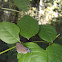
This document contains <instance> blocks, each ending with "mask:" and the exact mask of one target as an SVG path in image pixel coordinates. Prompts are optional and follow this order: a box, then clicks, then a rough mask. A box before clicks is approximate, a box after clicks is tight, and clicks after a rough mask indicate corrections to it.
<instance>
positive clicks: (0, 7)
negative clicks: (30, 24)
mask: <svg viewBox="0 0 62 62" xmlns="http://www.w3.org/2000/svg"><path fill="white" fill-rule="evenodd" d="M0 8H1V7H0ZM1 9H3V10H8V11H14V12H18V13H21V11H18V10H14V9H8V8H1Z"/></svg>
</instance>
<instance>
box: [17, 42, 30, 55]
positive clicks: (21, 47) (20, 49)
mask: <svg viewBox="0 0 62 62" xmlns="http://www.w3.org/2000/svg"><path fill="white" fill-rule="evenodd" d="M16 50H17V52H18V53H23V54H26V53H27V52H29V53H30V49H29V48H27V47H25V46H24V45H22V44H21V43H19V42H17V43H16Z"/></svg>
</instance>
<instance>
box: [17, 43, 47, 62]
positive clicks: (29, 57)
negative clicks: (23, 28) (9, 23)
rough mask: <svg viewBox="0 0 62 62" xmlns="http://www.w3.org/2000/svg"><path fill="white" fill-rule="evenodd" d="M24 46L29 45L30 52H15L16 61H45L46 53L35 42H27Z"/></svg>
mask: <svg viewBox="0 0 62 62" xmlns="http://www.w3.org/2000/svg"><path fill="white" fill-rule="evenodd" d="M25 46H27V47H29V48H30V50H31V52H30V53H27V54H21V53H18V54H17V58H18V62H47V53H46V51H45V50H43V49H42V48H40V47H39V46H38V45H37V44H36V43H33V42H28V43H25Z"/></svg>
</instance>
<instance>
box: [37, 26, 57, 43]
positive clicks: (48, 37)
mask: <svg viewBox="0 0 62 62" xmlns="http://www.w3.org/2000/svg"><path fill="white" fill-rule="evenodd" d="M56 34H57V33H56V30H55V29H54V28H53V27H52V26H50V25H41V29H40V32H39V34H38V35H39V36H40V38H42V39H43V40H45V41H47V42H53V41H54V39H55V38H56Z"/></svg>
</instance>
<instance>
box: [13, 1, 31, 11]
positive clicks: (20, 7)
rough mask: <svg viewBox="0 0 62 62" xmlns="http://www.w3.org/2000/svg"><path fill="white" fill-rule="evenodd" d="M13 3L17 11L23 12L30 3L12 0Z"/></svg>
mask: <svg viewBox="0 0 62 62" xmlns="http://www.w3.org/2000/svg"><path fill="white" fill-rule="evenodd" d="M13 1H14V3H15V5H16V6H17V7H18V8H19V9H22V10H24V11H26V10H27V9H28V5H29V3H30V1H29V0H13Z"/></svg>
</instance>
